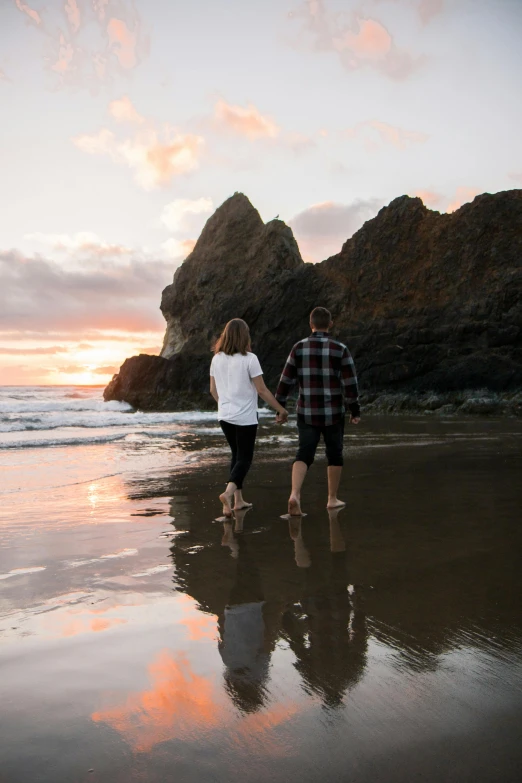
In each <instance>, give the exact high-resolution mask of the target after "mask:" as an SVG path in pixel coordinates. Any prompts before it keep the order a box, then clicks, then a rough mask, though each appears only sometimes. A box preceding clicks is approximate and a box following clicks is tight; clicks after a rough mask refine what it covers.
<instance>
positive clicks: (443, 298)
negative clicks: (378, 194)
mask: <svg viewBox="0 0 522 783" xmlns="http://www.w3.org/2000/svg"><path fill="white" fill-rule="evenodd" d="M521 260H522V190H512V191H507V192H503V193H498V194H495V195H490V194H487V193H485V194H483V195H481V196H477V197H476V198H475V200H474V201H473V202H472V203H470V204H466V205H464V206H463V207H461V208H460V209H459V210H457V211H456V212H454V213H453V214H439V213H438V212H434V211H431V210H429V209H427V208H426V207H425V206H424V204H423V203H422V201H421V200H420V199H419V198H409V197H408V196H401V197H400V198H397V199H395V200H394V201H392V202H391V204H389V206H387V207H384V208H383V209H381V211H380V212H379V214H378V215H377V216H376V217H375V218H373V219H372V220H369V221H368V222H367V223H365V224H364V226H363V227H362V228H361V229H360V230H359V231H358V232H357V233H356V234H354V236H353V237H351V239H348V241H347V242H346V243H345V244H344V245H343V247H342V249H341V252H340V253H339V254H338V255H336V256H332V257H331V258H328V259H327V260H326V261H323V262H322V263H320V264H307V263H305V262H304V261H303V260H302V258H301V256H300V253H299V248H298V246H297V244H296V242H295V239H294V237H293V234H292V231H291V230H290V228H289V227H288V226H286V225H285V223H283V222H282V221H280V220H272V221H270V222H269V223H267V224H264V223H263V222H262V220H261V218H260V216H259V214H258V212H257V211H256V210H255V209H254V207H253V206H252V205H251V204H250V202H249V201H248V199H247V198H246V196H244V195H242V194H241V193H236V194H235V195H234V196H232V197H231V198H229V199H228V200H227V201H225V203H224V204H223V205H222V206H221V207H219V209H217V210H216V212H215V213H214V215H213V216H212V217H211V218H210V219H209V220H208V221H207V223H206V225H205V228H204V229H203V231H202V233H201V236H200V237H199V239H198V241H197V243H196V245H195V247H194V250H193V251H192V253H191V254H190V255H189V256H188V258H187V259H186V260H185V262H184V263H183V264H182V265H181V266H180V267H179V269H178V270H177V271H176V274H175V276H174V282H173V283H172V285H170V286H167V288H166V289H165V290H164V291H163V297H162V301H161V310H162V313H163V315H164V316H165V319H166V321H167V330H166V333H165V340H164V344H163V349H162V352H161V356H159V357H158V356H145V355H140V356H138V357H133V358H131V359H127V360H126V362H125V363H124V364H123V366H122V367H121V369H120V372H119V373H118V375H116V376H114V378H113V380H112V381H111V383H110V384H109V386H108V387H107V389H106V390H105V394H104V396H105V399H119V400H126V401H128V402H130V403H131V404H132V405H134V406H136V407H139V408H142V409H145V410H150V409H156V410H167V409H176V408H181V407H187V406H190V405H191V404H193V405H200V404H202V402H205V401H206V402H207V404H208V401H209V398H208V392H207V389H208V367H209V362H210V358H211V354H210V346H211V343H212V341H213V340H214V339H215V337H216V336H217V335H218V334H219V332H220V330H221V329H222V327H223V326H224V324H225V323H226V322H227V321H228V320H229V319H230V318H233V317H241V318H244V319H245V320H246V321H247V323H248V324H249V325H250V329H251V332H252V340H253V350H254V351H255V352H256V353H257V354H258V356H259V359H260V361H261V364H262V366H263V369H264V372H265V378H266V381H267V384H268V385H269V386H270V387H271V388H272V389H273V388H274V387H275V385H276V384H277V380H278V377H279V373H280V371H281V368H282V366H283V364H284V361H285V359H286V356H287V354H288V351H289V350H290V348H291V346H292V345H293V343H294V342H295V341H296V340H298V339H300V338H302V337H303V336H305V335H306V334H307V333H308V315H309V313H310V310H311V309H312V308H313V307H314V306H316V305H322V306H325V307H328V308H329V309H330V310H331V311H332V313H333V316H334V320H335V328H334V333H335V335H336V336H337V337H338V338H340V339H341V340H342V341H343V342H345V343H346V344H347V345H348V347H349V348H350V350H351V352H352V354H353V356H354V359H355V362H356V366H357V371H358V375H359V379H360V385H361V390H362V391H363V392H365V393H366V394H367V395H369V394H370V393H372V392H378V391H382V390H387V391H391V392H408V393H414V394H416V395H419V394H420V393H426V392H435V393H437V392H438V393H447V392H458V391H461V390H465V389H486V390H490V391H491V392H507V391H515V390H517V389H522V349H521V340H520V337H521V334H522V300H521V296H520V294H521V292H522V269H521ZM441 404H442V403H441ZM428 407H429V406H428ZM433 407H437V406H436V404H433Z"/></svg>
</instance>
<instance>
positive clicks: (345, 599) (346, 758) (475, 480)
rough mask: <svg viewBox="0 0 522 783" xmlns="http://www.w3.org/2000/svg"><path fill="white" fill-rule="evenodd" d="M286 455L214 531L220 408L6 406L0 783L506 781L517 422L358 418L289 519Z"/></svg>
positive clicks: (269, 448) (21, 399)
mask: <svg viewBox="0 0 522 783" xmlns="http://www.w3.org/2000/svg"><path fill="white" fill-rule="evenodd" d="M295 445H296V429H295V421H292V420H291V421H290V423H289V424H288V425H285V426H284V427H278V426H276V425H275V423H274V419H273V416H272V415H271V414H270V413H268V412H265V411H262V412H261V415H260V427H259V436H258V444H257V450H256V457H255V463H254V466H253V468H252V470H251V472H250V474H249V476H248V479H247V481H246V483H245V490H244V494H245V497H246V499H247V500H249V501H251V502H252V503H253V508H252V509H251V510H249V511H247V512H246V513H244V514H240V515H238V518H237V519H234V520H232V522H225V523H223V522H219V521H216V518H218V517H219V516H220V514H221V509H220V506H219V503H218V502H217V496H218V494H219V493H220V492H221V491H222V489H223V485H224V482H225V481H226V477H227V464H228V459H229V456H228V452H227V449H226V447H225V442H224V438H223V436H222V433H221V430H220V429H219V426H218V424H217V421H216V416H215V412H212V411H188V412H178V413H161V414H159V413H158V414H155V413H150V414H145V413H139V412H138V413H135V412H133V410H132V408H131V407H130V406H129V405H127V404H126V403H118V402H110V403H104V402H103V400H102V397H101V389H99V388H88V387H56V388H50V387H47V388H46V387H19V388H15V387H10V388H8V387H3V388H2V389H1V390H0V470H1V474H2V484H1V486H0V501H1V502H0V670H1V672H2V677H1V680H0V737H1V740H0V780H2V781H4V780H5V781H8V782H9V783H28V781H30V783H62V782H63V783H77V782H78V783H79V782H80V781H93V783H96V782H98V783H102V781H103V782H105V781H111V783H112V782H114V783H120V781H121V783H123V782H125V783H128V782H129V781H147V783H156V781H157V782H158V783H159V782H160V781H164V780H167V779H175V780H178V781H190V782H192V781H213V782H214V781H217V782H219V783H221V781H229V780H230V779H231V778H232V777H237V778H239V779H241V780H245V781H265V780H271V781H276V782H279V781H288V780H297V779H298V780H300V781H303V782H308V781H310V783H312V781H319V780H321V781H324V780H327V781H330V780H332V781H357V782H358V783H359V781H360V782H361V783H366V782H368V783H370V781H372V782H373V781H386V782H388V781H389V782H390V783H395V781H397V783H398V782H399V781H410V780H423V781H434V782H435V781H442V780H443V781H455V783H457V782H458V783H462V781H473V782H474V783H475V782H476V781H480V782H484V783H486V782H489V781H491V783H493V781H503V783H504V782H506V781H507V782H511V781H513V783H514V782H515V781H518V780H519V776H520V770H521V768H522V743H521V742H520V728H519V727H520V723H521V720H522V666H521V664H522V617H521V613H520V595H521V594H522V574H521V572H520V568H519V553H520V547H521V544H522V532H521V528H520V508H521V500H522V489H521V488H520V468H521V465H522V449H521V446H522V423H521V422H520V420H516V419H508V418H502V419H501V418H474V417H470V416H468V417H465V418H464V417H461V418H459V417H455V416H453V417H447V418H446V417H443V416H439V417H435V416H431V417H430V416H428V415H425V416H417V417H415V416H388V417H382V416H367V417H364V412H363V420H362V422H361V424H360V425H359V426H358V427H350V428H348V432H347V437H346V440H345V470H344V475H343V479H342V482H341V491H340V496H341V497H342V498H343V499H344V500H346V501H347V505H346V507H345V508H344V509H342V510H341V511H340V512H338V513H336V512H333V513H330V514H329V513H328V512H327V510H326V508H325V505H326V463H325V461H324V456H323V453H322V452H321V454H320V455H319V457H318V459H317V460H316V463H315V464H314V466H313V467H312V468H311V471H310V475H309V476H308V479H307V483H306V484H305V489H304V493H303V510H304V511H305V512H306V516H304V517H303V518H302V520H290V521H289V520H286V519H282V518H281V515H284V514H285V512H286V501H287V497H288V490H289V478H290V466H291V461H292V459H293V454H294V452H295Z"/></svg>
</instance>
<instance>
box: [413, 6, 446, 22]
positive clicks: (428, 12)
mask: <svg viewBox="0 0 522 783" xmlns="http://www.w3.org/2000/svg"><path fill="white" fill-rule="evenodd" d="M417 10H418V12H419V16H420V18H421V21H422V23H423V24H428V23H429V22H431V20H432V19H433V18H434V17H435V16H438V14H440V13H442V11H443V10H444V0H420V3H419V5H418V9H417Z"/></svg>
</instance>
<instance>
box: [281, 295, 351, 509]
mask: <svg viewBox="0 0 522 783" xmlns="http://www.w3.org/2000/svg"><path fill="white" fill-rule="evenodd" d="M332 326H333V322H332V316H331V314H330V311H329V310H327V309H326V308H325V307H316V308H315V309H314V310H312V312H311V313H310V328H311V330H312V334H311V335H310V337H307V338H305V339H304V340H300V342H298V343H296V344H295V345H294V347H293V348H292V350H291V351H290V355H289V357H288V359H287V360H286V364H285V367H284V369H283V372H282V375H281V379H280V381H279V386H278V387H277V392H276V399H277V401H278V402H279V403H281V405H283V406H286V401H287V399H288V395H289V393H290V391H291V389H292V387H293V386H294V384H295V383H296V381H297V382H298V384H299V399H298V402H297V430H298V433H299V450H298V452H297V455H296V458H295V461H294V464H293V466H292V492H291V494H290V498H289V500H288V513H289V514H290V515H291V516H299V515H300V514H301V513H302V512H301V487H302V486H303V482H304V480H305V476H306V474H307V471H308V468H309V467H310V465H311V464H312V462H313V461H314V457H315V452H316V449H317V446H318V445H319V441H320V439H321V435H322V436H323V439H324V445H325V448H326V457H327V460H328V504H327V508H340V507H342V506H344V505H345V504H344V503H343V501H342V500H339V498H338V497H337V491H338V489H339V482H340V480H341V473H342V469H343V436H344V417H345V408H346V407H348V408H349V410H350V423H351V424H358V423H359V416H360V409H359V403H358V401H357V378H356V375H355V366H354V363H353V360H352V357H351V356H350V352H349V351H348V348H347V347H346V345H343V343H340V342H338V341H337V340H334V339H333V338H332V337H331V336H330V334H329V331H330V329H331V328H332ZM277 420H278V421H281V420H282V419H280V417H279V416H278V417H277Z"/></svg>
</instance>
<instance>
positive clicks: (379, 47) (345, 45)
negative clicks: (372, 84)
mask: <svg viewBox="0 0 522 783" xmlns="http://www.w3.org/2000/svg"><path fill="white" fill-rule="evenodd" d="M357 21H358V24H359V30H358V31H357V32H356V33H354V32H352V31H351V30H345V31H344V33H343V34H342V35H341V36H340V37H339V38H334V39H333V44H334V47H335V48H336V49H337V50H338V51H342V50H343V49H349V50H350V51H351V52H352V53H353V54H354V55H355V56H356V57H358V58H360V59H362V60H364V59H368V60H379V59H382V58H383V57H385V56H386V55H387V54H388V53H389V52H390V50H391V48H392V37H391V35H390V34H389V32H388V31H387V30H386V28H385V27H383V25H382V24H380V23H379V22H376V21H375V20H374V19H358V20H357Z"/></svg>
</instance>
